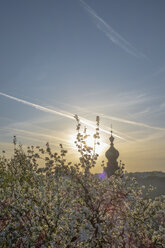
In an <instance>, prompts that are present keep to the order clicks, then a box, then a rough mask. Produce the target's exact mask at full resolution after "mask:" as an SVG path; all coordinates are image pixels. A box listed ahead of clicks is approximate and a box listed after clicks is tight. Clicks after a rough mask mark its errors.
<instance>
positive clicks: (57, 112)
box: [0, 92, 124, 140]
mask: <svg viewBox="0 0 165 248" xmlns="http://www.w3.org/2000/svg"><path fill="white" fill-rule="evenodd" d="M0 95H1V96H4V97H7V98H9V99H11V100H14V101H17V102H20V103H23V104H25V105H28V106H31V107H33V108H35V109H38V110H41V111H43V112H47V113H51V114H55V115H60V116H63V117H66V118H68V119H72V120H74V119H75V118H74V115H72V114H71V113H63V112H61V111H56V110H54V109H50V108H47V107H43V106H41V105H38V104H35V103H32V102H29V101H25V100H23V99H20V98H18V97H14V96H10V95H7V94H5V93H3V92H0ZM80 122H81V123H82V124H85V125H87V126H89V127H92V128H96V125H94V123H93V122H90V121H89V120H87V119H85V118H82V117H80ZM100 131H101V132H104V133H106V134H110V131H108V130H106V129H102V128H100ZM114 136H116V137H117V138H119V139H122V140H124V138H122V137H121V136H118V135H117V134H114Z"/></svg>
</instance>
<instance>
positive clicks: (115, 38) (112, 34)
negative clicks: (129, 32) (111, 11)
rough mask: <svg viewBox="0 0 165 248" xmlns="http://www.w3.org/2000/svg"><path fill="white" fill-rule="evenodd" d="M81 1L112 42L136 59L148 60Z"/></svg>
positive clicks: (98, 26)
mask: <svg viewBox="0 0 165 248" xmlns="http://www.w3.org/2000/svg"><path fill="white" fill-rule="evenodd" d="M79 1H80V2H81V4H82V6H83V7H84V9H85V10H86V11H87V12H88V13H89V14H90V16H91V17H92V18H93V19H94V20H95V21H96V26H97V28H98V29H99V30H100V31H101V32H103V33H104V34H105V35H106V36H107V37H108V39H109V40H110V41H111V42H113V43H114V44H115V45H117V46H118V47H120V48H121V49H123V50H124V51H125V52H127V53H129V54H131V55H132V56H134V57H136V58H145V59H146V58H147V57H146V55H145V54H143V53H141V52H139V51H138V50H137V49H136V48H135V47H134V46H133V45H132V44H131V43H130V42H128V41H127V40H126V39H124V38H123V37H122V36H121V35H120V34H119V33H118V32H117V31H116V30H114V29H113V28H112V27H111V26H110V25H109V24H108V23H107V22H105V21H104V20H103V19H102V18H101V17H100V16H99V15H98V14H97V13H96V11H95V10H94V9H92V8H91V7H90V6H89V5H88V4H87V3H85V2H84V1H83V0H79Z"/></svg>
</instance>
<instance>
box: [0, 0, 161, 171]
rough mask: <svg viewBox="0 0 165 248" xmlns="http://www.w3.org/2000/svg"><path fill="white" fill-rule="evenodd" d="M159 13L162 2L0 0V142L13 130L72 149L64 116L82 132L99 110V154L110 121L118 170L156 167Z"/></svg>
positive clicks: (1, 145)
mask: <svg viewBox="0 0 165 248" xmlns="http://www.w3.org/2000/svg"><path fill="white" fill-rule="evenodd" d="M164 13H165V1H164V0H145V1H144V0H86V1H82V0H28V1H22V0H14V1H13V0H1V1H0V150H3V149H6V150H10V149H11V143H12V136H13V135H17V137H18V140H19V142H21V143H23V144H28V145H29V144H34V145H35V144H36V145H38V144H41V145H44V143H46V141H49V142H50V144H52V146H53V147H54V148H56V146H55V145H57V144H58V143H63V144H64V145H65V147H67V148H68V149H69V153H70V154H73V153H74V149H73V144H72V143H73V135H74V134H75V126H76V123H75V121H74V120H73V118H72V116H73V114H75V113H76V114H78V115H79V116H81V117H82V118H84V119H83V123H85V124H89V125H90V127H89V129H90V131H92V130H93V129H92V127H91V122H88V121H92V125H93V122H95V116H96V115H99V116H100V118H101V123H100V125H101V128H102V129H103V130H102V131H101V139H102V141H103V142H104V144H103V146H102V153H101V154H102V157H103V156H104V152H105V150H106V149H107V148H108V144H109V140H108V138H109V134H108V132H107V131H109V130H110V124H112V125H113V129H114V133H115V134H116V135H118V136H119V137H118V138H117V137H116V139H115V146H116V148H117V149H118V150H119V151H120V158H121V159H122V160H123V162H125V164H126V169H127V170H128V171H152V170H163V171H165V152H164V149H165V82H164V78H165V45H164V44H165V31H164V27H165V14H164ZM89 125H88V126H89ZM96 171H101V167H99V165H98V166H97V168H96Z"/></svg>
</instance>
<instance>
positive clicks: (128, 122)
mask: <svg viewBox="0 0 165 248" xmlns="http://www.w3.org/2000/svg"><path fill="white" fill-rule="evenodd" d="M100 116H102V117H103V118H106V119H109V120H114V121H118V122H122V123H126V124H130V125H135V126H139V127H146V128H150V129H154V130H159V131H165V128H163V127H155V126H151V125H148V124H145V123H143V122H136V121H130V120H125V119H122V118H118V117H114V116H109V115H104V114H100Z"/></svg>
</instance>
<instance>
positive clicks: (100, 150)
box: [70, 130, 108, 155]
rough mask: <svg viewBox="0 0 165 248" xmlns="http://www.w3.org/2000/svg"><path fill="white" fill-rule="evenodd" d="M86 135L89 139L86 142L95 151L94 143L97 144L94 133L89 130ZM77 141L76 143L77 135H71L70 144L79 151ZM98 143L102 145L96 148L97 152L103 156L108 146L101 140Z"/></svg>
mask: <svg viewBox="0 0 165 248" xmlns="http://www.w3.org/2000/svg"><path fill="white" fill-rule="evenodd" d="M86 134H87V138H86V139H85V141H86V144H87V146H89V147H91V148H93V149H94V142H95V140H94V137H93V135H94V132H92V131H90V130H87V132H86ZM75 141H76V135H75V134H74V135H70V143H71V145H72V146H73V148H74V149H75V150H77V147H76V144H75ZM98 142H99V143H100V145H98V144H97V145H96V146H95V152H96V153H98V154H99V155H101V154H102V153H103V151H105V149H106V148H107V146H108V145H107V144H106V143H104V142H103V141H102V139H101V138H100V139H99V140H98Z"/></svg>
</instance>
